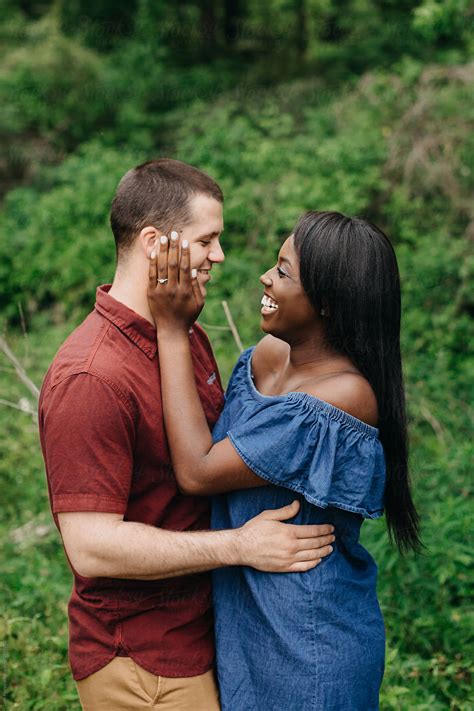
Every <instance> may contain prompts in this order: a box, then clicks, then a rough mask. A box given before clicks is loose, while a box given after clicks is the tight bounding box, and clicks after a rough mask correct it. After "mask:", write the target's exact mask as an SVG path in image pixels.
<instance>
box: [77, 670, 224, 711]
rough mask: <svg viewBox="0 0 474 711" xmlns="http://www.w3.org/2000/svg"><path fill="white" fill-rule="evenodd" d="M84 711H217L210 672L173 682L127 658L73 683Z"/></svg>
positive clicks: (213, 683) (217, 701)
mask: <svg viewBox="0 0 474 711" xmlns="http://www.w3.org/2000/svg"><path fill="white" fill-rule="evenodd" d="M76 686H77V690H78V692H79V698H80V700H81V705H82V708H83V709H84V711H135V709H137V710H138V709H148V710H150V709H158V710H159V711H219V710H220V705H219V696H218V692H217V686H216V682H215V678H214V672H213V671H212V670H211V671H208V672H206V674H202V675H201V676H190V677H182V678H178V679H174V678H171V677H165V676H155V674H151V672H149V671H146V670H145V669H142V667H140V666H138V664H136V663H135V662H134V661H133V659H131V658H130V657H115V658H114V659H112V661H111V662H109V663H108V664H107V665H106V666H105V667H103V668H102V669H99V671H97V672H94V674H91V675H90V676H88V677H86V678H85V679H82V680H81V681H76Z"/></svg>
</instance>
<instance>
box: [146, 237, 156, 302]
mask: <svg viewBox="0 0 474 711" xmlns="http://www.w3.org/2000/svg"><path fill="white" fill-rule="evenodd" d="M156 279H157V260H156V245H155V244H153V247H152V248H151V252H150V263H149V268H148V288H149V290H150V291H154V290H155V288H156Z"/></svg>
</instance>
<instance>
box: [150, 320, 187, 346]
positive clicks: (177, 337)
mask: <svg viewBox="0 0 474 711" xmlns="http://www.w3.org/2000/svg"><path fill="white" fill-rule="evenodd" d="M156 337H157V339H158V342H159V343H161V344H162V345H163V344H165V345H171V344H176V343H180V342H184V341H186V342H187V341H188V339H189V326H186V325H184V324H166V325H159V326H157V329H156Z"/></svg>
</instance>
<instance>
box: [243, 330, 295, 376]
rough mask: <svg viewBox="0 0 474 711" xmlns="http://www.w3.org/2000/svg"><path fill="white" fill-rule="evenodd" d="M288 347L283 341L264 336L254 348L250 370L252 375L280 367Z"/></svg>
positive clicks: (286, 355) (286, 354)
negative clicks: (251, 369)
mask: <svg viewBox="0 0 474 711" xmlns="http://www.w3.org/2000/svg"><path fill="white" fill-rule="evenodd" d="M289 350H290V347H289V345H288V344H287V343H285V341H282V340H281V339H280V338H275V336H271V335H269V334H268V335H266V336H264V337H263V338H262V340H261V341H259V342H258V343H257V345H256V346H255V350H254V351H253V353H252V368H253V372H254V375H257V374H258V373H262V372H267V373H268V372H269V371H272V370H275V369H277V368H278V367H279V366H280V367H281V365H282V363H283V362H284V361H285V360H286V358H287V357H288V353H289Z"/></svg>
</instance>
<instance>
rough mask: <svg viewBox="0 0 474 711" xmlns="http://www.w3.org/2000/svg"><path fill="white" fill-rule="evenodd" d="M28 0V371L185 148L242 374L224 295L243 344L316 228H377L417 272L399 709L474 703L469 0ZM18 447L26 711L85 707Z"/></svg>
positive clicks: (56, 562) (398, 580) (223, 339)
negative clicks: (319, 223) (219, 213)
mask: <svg viewBox="0 0 474 711" xmlns="http://www.w3.org/2000/svg"><path fill="white" fill-rule="evenodd" d="M16 5H17V4H16V3H15V2H14V1H13V0H9V2H7V3H5V13H4V14H5V23H4V25H3V26H2V31H1V36H0V40H1V42H2V45H3V50H4V52H3V55H4V56H3V59H2V61H1V64H0V102H1V103H2V106H4V107H5V111H4V112H3V113H2V116H1V118H0V142H1V144H2V147H3V148H4V151H3V154H4V156H5V158H4V159H3V161H2V162H1V163H0V180H1V181H2V182H3V185H4V187H6V188H7V189H8V192H7V195H6V197H5V200H4V203H3V205H2V206H1V210H0V318H1V319H2V321H3V322H4V323H5V325H6V326H8V328H9V329H10V338H11V340H12V345H13V346H14V348H15V351H16V352H17V353H18V355H19V356H20V358H21V360H22V361H23V362H24V363H25V365H26V366H27V368H28V371H29V373H30V374H31V376H32V377H33V379H34V380H35V381H36V382H37V383H40V381H41V378H42V377H43V374H44V372H45V370H46V368H47V365H48V363H49V362H50V360H51V358H52V357H53V355H54V352H55V350H56V348H57V347H58V346H59V344H60V343H61V342H62V340H63V339H64V338H65V336H66V334H67V333H68V332H70V331H71V330H72V329H73V328H74V326H75V325H76V324H77V323H78V322H79V321H80V320H81V319H82V318H83V316H84V315H85V314H86V313H87V312H88V311H89V310H90V307H91V304H92V303H93V299H94V292H95V288H96V286H97V284H99V283H101V282H106V281H109V280H110V279H111V278H112V275H113V270H114V247H113V238H112V235H111V232H110V228H109V226H108V212H109V207H110V201H111V198H112V195H113V192H114V190H115V187H116V185H117V182H118V180H119V179H120V177H121V176H122V175H123V173H124V172H125V171H126V170H127V169H129V168H130V167H132V166H133V165H136V164H137V163H139V162H141V161H142V160H147V159H149V158H150V157H154V156H156V155H160V154H161V155H163V154H165V155H171V156H173V157H177V158H180V159H182V160H184V161H187V162H190V163H192V164H195V165H197V166H199V167H201V168H203V169H204V170H207V171H208V172H209V173H210V174H211V175H212V176H213V177H214V178H216V179H217V180H218V182H219V183H220V184H221V186H222V188H223V189H224V193H225V198H226V200H225V222H226V230H225V233H224V237H223V246H224V249H225V250H226V252H227V258H226V261H225V263H224V264H223V265H221V266H220V267H219V268H218V269H217V270H216V274H215V277H214V278H213V282H212V285H211V287H210V288H209V295H208V300H207V304H206V309H205V311H204V313H203V317H202V321H203V324H204V325H205V326H207V327H208V330H209V334H210V337H211V339H212V342H213V345H214V347H215V350H216V354H217V358H218V361H219V365H220V367H221V370H222V373H223V375H224V379H226V378H228V376H229V374H230V371H231V368H232V366H233V364H234V362H235V359H236V357H237V355H238V352H237V348H236V345H235V343H234V341H233V339H232V337H231V335H230V333H229V331H228V329H227V328H226V326H227V324H226V320H225V318H224V313H223V310H222V305H221V301H222V300H223V299H226V300H227V301H228V302H229V304H230V308H231V311H232V314H233V317H234V319H235V321H236V323H237V326H238V329H239V332H240V335H241V337H242V341H243V343H244V346H247V345H250V344H251V343H254V342H255V341H256V340H257V339H258V338H259V335H260V332H259V315H258V314H259V300H260V295H261V287H260V285H259V282H258V276H259V274H261V273H262V272H263V271H265V270H266V269H267V268H268V266H270V265H271V264H272V263H273V262H274V260H275V258H276V253H277V250H278V247H279V245H280V243H281V241H282V239H283V238H284V237H286V236H287V235H288V234H289V232H290V231H291V229H292V228H293V226H294V224H295V221H296V219H297V217H298V216H299V215H300V214H301V213H302V212H303V211H304V210H306V209H337V210H340V211H343V212H347V213H349V214H359V215H363V216H365V217H368V218H369V219H372V220H373V221H374V222H376V223H377V224H379V225H380V226H381V227H382V228H383V229H385V230H386V232H387V233H388V235H389V236H390V237H391V238H392V239H393V241H394V243H395V246H396V251H397V256H398V260H399V265H400V272H401V278H402V287H403V306H404V315H403V332H402V337H403V351H404V363H405V372H406V381H407V394H408V405H409V415H410V432H411V445H412V448H411V469H412V473H413V478H414V483H415V493H416V500H417V504H418V506H419V508H420V511H421V514H422V520H423V539H424V542H425V545H426V550H425V552H424V555H422V556H420V557H417V558H415V557H412V556H407V557H405V558H400V556H399V555H398V553H397V552H396V551H395V550H394V549H393V548H391V547H390V546H389V544H388V542H387V537H386V533H385V530H384V525H383V522H377V523H373V524H372V523H371V524H368V525H366V526H364V540H365V543H366V544H367V546H368V548H369V550H370V551H371V552H372V554H373V555H374V557H375V558H376V560H377V562H378V563H379V569H380V575H379V596H380V601H381V605H382V608H383V611H384V615H385V619H386V625H387V632H388V650H387V670H386V675H385V680H384V685H383V689H382V699H381V708H382V709H394V710H396V711H405V710H406V711H408V710H410V711H411V709H415V708H416V709H420V710H423V709H426V710H427V711H428V710H429V711H437V710H438V709H439V710H440V711H441V709H448V708H449V709H451V710H452V711H468V709H469V710H470V709H472V708H474V701H473V699H472V696H471V695H470V676H469V675H470V673H471V672H472V663H473V662H472V655H470V647H469V641H470V637H471V636H472V628H473V626H472V615H471V612H470V607H469V587H468V585H469V578H468V566H469V564H471V563H472V552H471V548H470V546H469V543H468V540H469V539H468V526H469V524H470V520H471V519H472V505H471V504H470V499H469V493H470V492H469V486H468V482H469V475H470V462H471V461H472V455H473V451H472V444H471V441H470V439H471V421H472V410H471V408H470V406H469V402H470V401H472V399H473V398H472V395H473V392H472V391H473V382H474V363H473V359H472V358H471V357H470V356H469V351H468V345H469V343H470V342H472V339H473V335H474V334H473V333H472V315H473V313H474V303H473V301H474V294H473V291H472V287H471V283H472V274H473V268H474V260H473V256H472V253H471V252H472V249H470V245H471V242H472V225H473V224H474V215H473V210H472V201H471V200H470V196H471V193H472V189H473V187H474V186H473V182H474V177H473V172H472V166H473V165H474V139H473V133H472V131H470V124H472V121H473V119H474V110H473V106H472V100H471V96H470V85H471V84H472V79H473V72H474V69H473V65H472V64H469V63H468V62H467V61H466V59H465V56H466V49H467V48H468V47H469V44H470V43H471V44H472V39H470V37H469V27H468V25H469V9H468V6H467V3H466V2H464V0H459V1H458V0H449V2H444V3H441V2H437V0H423V2H415V1H412V0H403V2H401V3H398V4H397V3H392V2H375V0H367V1H365V0H364V1H363V2H362V1H361V0H347V1H346V0H345V1H344V2H343V3H342V2H338V3H336V2H334V1H333V0H325V2H323V3H321V2H319V1H318V2H316V0H306V1H305V2H299V3H294V4H292V3H288V2H286V0H274V1H273V0H272V2H270V3H247V4H245V6H244V4H243V3H221V4H218V3H215V2H212V0H211V2H207V3H194V2H191V1H190V2H186V3H184V4H178V5H174V6H171V5H167V4H166V3H164V2H152V1H151V0H140V1H139V2H138V1H137V2H136V3H129V4H128V5H127V7H126V8H125V5H124V4H123V2H121V0H120V2H119V3H109V2H108V0H100V2H98V3H95V4H94V8H93V9H91V7H92V6H90V4H87V3H84V2H82V0H81V1H80V2H75V3H69V4H66V3H64V4H63V3H54V4H53V3H51V4H50V5H49V4H48V2H45V3H42V4H41V6H40V5H37V6H36V5H35V6H34V7H33V6H31V8H29V10H28V12H29V18H27V17H26V15H25V14H24V13H25V12H26V11H25V10H23V11H20V10H19V9H18V8H17V7H16ZM22 6H23V7H26V5H25V4H24V3H23V5H22ZM48 7H49V11H48V12H47V13H46V14H42V12H43V11H44V10H47V9H48ZM225 8H227V14H226V10H225ZM232 8H233V10H232ZM206 13H207V14H206ZM20 44H21V46H19V45H20ZM270 54H271V62H270V61H269V55H270ZM402 55H403V59H400V57H401V56H402ZM428 57H429V59H430V63H428V64H427V63H426V60H427V58H428ZM388 65H389V68H388V69H387V66H388ZM367 68H369V69H370V71H368V72H366V73H365V74H363V76H361V77H359V78H358V77H357V75H359V74H360V73H361V72H362V71H364V70H365V69H367ZM23 317H24V318H25V320H26V323H27V326H28V330H29V336H28V338H25V337H23V336H21V335H19V333H18V326H19V324H20V321H21V319H22V318H23ZM0 367H1V368H2V370H1V372H2V387H1V389H0V399H2V400H6V401H8V402H10V403H13V404H15V403H19V402H22V400H21V398H24V397H25V395H26V396H27V397H28V393H26V392H25V389H24V387H23V386H22V385H21V384H20V383H19V382H18V381H17V379H16V378H15V375H14V373H13V372H12V371H11V369H10V368H9V365H8V363H7V362H6V360H4V359H2V360H1V362H0ZM0 449H1V452H2V457H1V459H0V477H1V481H2V494H3V499H2V504H3V505H2V510H1V522H0V535H1V536H2V539H4V540H5V547H4V551H3V554H4V559H5V560H4V563H3V562H2V573H3V575H2V578H1V580H0V597H1V599H2V610H3V612H2V629H1V637H2V644H3V649H4V651H5V660H6V661H5V667H6V676H7V683H6V704H7V706H8V705H9V706H8V707H9V708H18V709H20V708H21V709H48V710H49V709H51V710H55V709H57V710H59V711H62V710H63V709H64V710H65V709H68V711H69V710H70V709H76V708H77V709H79V705H78V702H77V696H76V693H75V690H74V686H73V683H72V680H71V678H70V673H69V668H68V664H67V659H66V645H67V625H66V601H67V597H68V593H69V589H70V584H71V580H70V574H69V572H68V568H67V565H66V562H65V558H64V554H63V552H62V548H61V545H60V541H59V537H58V535H57V533H56V531H55V530H54V529H51V527H50V525H49V524H50V515H49V510H48V501H47V492H46V486H45V479H44V474H43V471H42V470H43V465H42V461H41V455H40V451H39V443H38V437H37V431H36V425H35V423H34V422H33V421H32V419H31V417H30V416H29V415H27V414H25V413H24V412H20V411H18V410H15V409H11V408H8V407H6V406H4V405H0Z"/></svg>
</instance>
